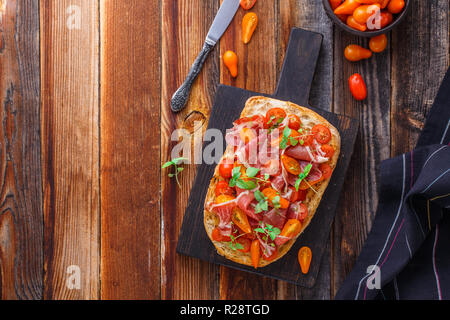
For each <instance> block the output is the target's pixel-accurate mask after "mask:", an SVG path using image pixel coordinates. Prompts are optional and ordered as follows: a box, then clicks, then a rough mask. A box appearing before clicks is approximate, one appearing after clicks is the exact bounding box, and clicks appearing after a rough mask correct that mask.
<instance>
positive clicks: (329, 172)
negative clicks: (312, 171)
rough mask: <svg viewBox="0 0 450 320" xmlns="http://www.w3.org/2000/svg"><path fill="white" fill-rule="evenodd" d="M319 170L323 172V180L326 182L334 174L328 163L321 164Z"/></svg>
mask: <svg viewBox="0 0 450 320" xmlns="http://www.w3.org/2000/svg"><path fill="white" fill-rule="evenodd" d="M319 170H320V171H322V178H321V180H326V179H328V178H330V177H331V175H332V174H333V169H331V167H330V165H329V164H327V163H321V164H320V165H319Z"/></svg>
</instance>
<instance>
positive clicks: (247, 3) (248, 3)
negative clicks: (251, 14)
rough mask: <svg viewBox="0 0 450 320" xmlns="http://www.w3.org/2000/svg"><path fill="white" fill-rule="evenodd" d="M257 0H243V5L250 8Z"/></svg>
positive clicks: (244, 7) (245, 8)
mask: <svg viewBox="0 0 450 320" xmlns="http://www.w3.org/2000/svg"><path fill="white" fill-rule="evenodd" d="M255 3H256V0H241V7H242V8H243V9H244V10H250V9H251V8H253V6H254V5H255Z"/></svg>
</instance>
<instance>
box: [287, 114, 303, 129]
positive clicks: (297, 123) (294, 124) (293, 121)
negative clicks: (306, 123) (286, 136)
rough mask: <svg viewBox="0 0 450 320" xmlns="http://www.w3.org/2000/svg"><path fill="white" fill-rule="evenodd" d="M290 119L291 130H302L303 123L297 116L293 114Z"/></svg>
mask: <svg viewBox="0 0 450 320" xmlns="http://www.w3.org/2000/svg"><path fill="white" fill-rule="evenodd" d="M288 119H289V124H288V127H289V128H291V129H293V130H298V129H300V127H301V125H302V122H301V120H300V118H299V117H298V116H297V115H295V114H291V115H289V117H288Z"/></svg>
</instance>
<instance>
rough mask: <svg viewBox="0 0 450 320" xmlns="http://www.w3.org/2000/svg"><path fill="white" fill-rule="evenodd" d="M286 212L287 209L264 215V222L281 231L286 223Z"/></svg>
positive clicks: (271, 211)
mask: <svg viewBox="0 0 450 320" xmlns="http://www.w3.org/2000/svg"><path fill="white" fill-rule="evenodd" d="M286 211H287V210H285V209H284V210H283V209H272V210H270V211H269V212H267V213H266V214H265V215H264V217H263V222H264V223H266V224H270V225H272V226H274V227H277V228H278V229H280V230H281V229H282V228H283V226H284V224H285V223H286Z"/></svg>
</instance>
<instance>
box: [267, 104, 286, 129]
mask: <svg viewBox="0 0 450 320" xmlns="http://www.w3.org/2000/svg"><path fill="white" fill-rule="evenodd" d="M284 118H286V112H285V111H284V110H283V109H281V108H272V109H269V111H267V114H266V123H269V122H270V123H269V126H272V125H274V124H277V123H281V122H282V121H283V120H284Z"/></svg>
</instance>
